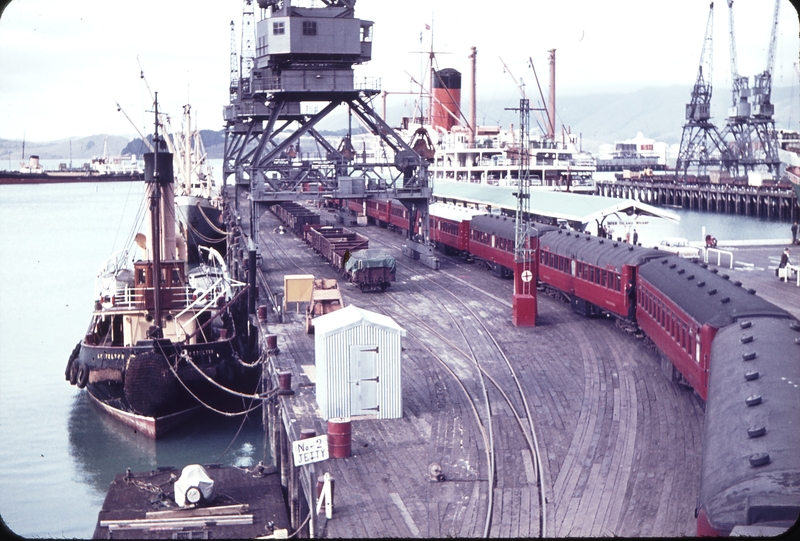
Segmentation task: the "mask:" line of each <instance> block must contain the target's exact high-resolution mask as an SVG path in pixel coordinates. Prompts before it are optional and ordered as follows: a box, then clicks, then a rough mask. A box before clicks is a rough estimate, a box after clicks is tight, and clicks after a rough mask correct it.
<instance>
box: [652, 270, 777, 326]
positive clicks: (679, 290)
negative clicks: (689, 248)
mask: <svg viewBox="0 0 800 541" xmlns="http://www.w3.org/2000/svg"><path fill="white" fill-rule="evenodd" d="M714 270H716V269H714ZM639 276H640V278H644V279H645V280H647V281H648V282H650V283H651V284H653V286H655V287H656V288H657V289H658V290H659V291H661V292H662V293H663V294H664V295H666V296H667V297H668V298H669V299H671V300H672V301H673V302H674V303H675V304H677V305H678V306H679V307H680V308H681V309H682V310H684V311H685V312H686V313H687V314H689V315H690V316H691V317H692V318H694V319H695V320H696V321H698V322H699V323H700V324H706V323H707V324H709V325H712V326H714V327H717V328H721V327H724V326H726V325H730V324H731V323H733V322H734V321H736V320H738V319H741V318H747V317H758V316H774V317H781V318H783V317H786V318H788V317H790V315H789V313H788V312H786V310H784V309H782V308H779V307H777V306H775V305H774V304H772V303H771V302H769V301H767V300H765V299H762V298H761V297H759V296H757V295H755V291H754V290H752V289H750V290H748V289H744V288H743V287H741V285H740V283H739V282H733V281H731V280H730V279H729V277H728V275H727V274H725V273H722V272H718V273H715V272H712V271H711V270H708V269H707V268H705V267H704V266H703V264H700V263H694V262H691V261H688V260H686V259H683V258H681V257H678V256H674V255H670V256H668V257H666V258H663V259H662V260H659V261H650V262H648V263H646V264H644V265H642V266H641V267H639Z"/></svg>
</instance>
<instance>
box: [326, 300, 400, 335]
mask: <svg viewBox="0 0 800 541" xmlns="http://www.w3.org/2000/svg"><path fill="white" fill-rule="evenodd" d="M361 323H368V324H371V325H375V326H377V327H384V328H386V329H390V330H392V331H395V332H399V333H400V336H405V335H406V331H405V329H403V328H402V327H400V326H399V325H398V324H397V323H395V321H394V320H393V319H392V318H390V317H389V316H385V315H383V314H378V313H375V312H370V311H369V310H364V309H362V308H358V307H357V306H353V305H352V304H351V305H350V306H346V307H344V308H342V309H341V310H336V311H335V312H330V313H328V314H325V315H322V316H319V317H318V318H315V319H314V334H316V335H317V336H327V335H329V334H332V333H334V332H337V331H341V330H343V329H347V328H350V327H355V326H357V325H360V324H361Z"/></svg>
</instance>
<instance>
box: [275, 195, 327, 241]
mask: <svg viewBox="0 0 800 541" xmlns="http://www.w3.org/2000/svg"><path fill="white" fill-rule="evenodd" d="M272 212H273V213H274V214H275V216H277V217H278V219H279V220H280V221H282V222H283V223H285V224H286V225H287V227H288V228H289V229H291V230H292V232H293V233H294V234H295V235H297V236H300V237H302V236H303V228H304V226H306V225H316V224H319V223H320V217H319V214H318V213H317V212H315V211H314V210H312V209H310V208H308V207H306V206H304V205H301V204H299V203H294V202H284V203H281V204H280V205H273V206H272Z"/></svg>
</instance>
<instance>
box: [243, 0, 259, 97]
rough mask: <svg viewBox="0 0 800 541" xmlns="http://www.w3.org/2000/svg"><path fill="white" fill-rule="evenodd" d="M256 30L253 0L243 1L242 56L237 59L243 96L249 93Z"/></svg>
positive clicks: (254, 54)
mask: <svg viewBox="0 0 800 541" xmlns="http://www.w3.org/2000/svg"><path fill="white" fill-rule="evenodd" d="M255 41H256V30H255V13H254V11H253V0H244V9H242V54H241V57H240V59H239V61H240V62H241V67H240V68H239V73H240V74H241V75H240V81H241V82H240V85H241V88H242V90H243V93H244V94H249V93H250V72H251V71H252V70H253V64H254V63H255V58H256V47H255Z"/></svg>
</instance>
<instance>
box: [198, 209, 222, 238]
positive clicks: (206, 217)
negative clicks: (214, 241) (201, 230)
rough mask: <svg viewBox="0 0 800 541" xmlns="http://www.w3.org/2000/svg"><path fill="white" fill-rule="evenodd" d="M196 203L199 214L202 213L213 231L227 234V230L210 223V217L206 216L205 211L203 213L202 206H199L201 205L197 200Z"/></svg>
mask: <svg viewBox="0 0 800 541" xmlns="http://www.w3.org/2000/svg"><path fill="white" fill-rule="evenodd" d="M196 205H197V209H198V210H199V211H200V214H202V215H203V218H205V219H206V222H207V223H208V225H210V226H211V229H213V230H214V231H216V232H217V233H219V234H220V235H227V234H228V233H227V231H223V230H222V229H220V228H219V227H217V226H216V224H214V223H212V222H211V219H210V218H209V217H208V216H206V213H205V211H204V210H203V207H201V206H200V201H198V202H197V203H196Z"/></svg>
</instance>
